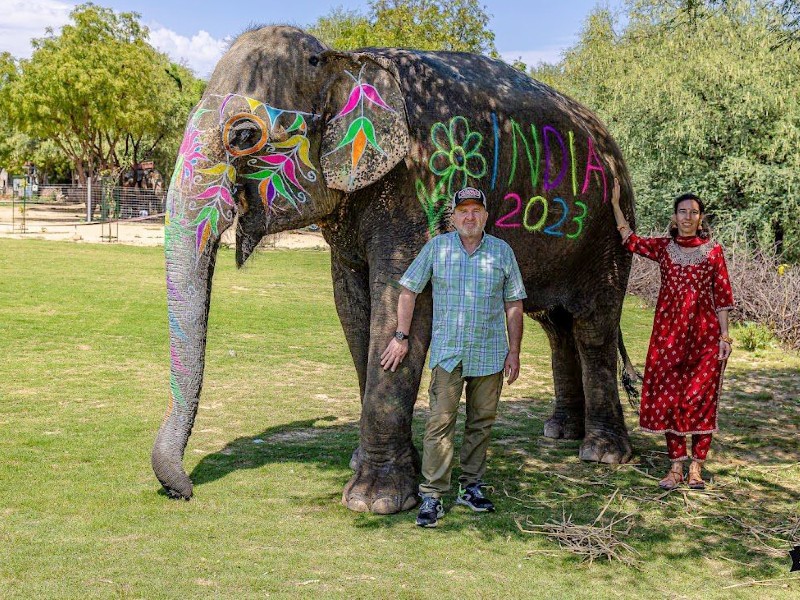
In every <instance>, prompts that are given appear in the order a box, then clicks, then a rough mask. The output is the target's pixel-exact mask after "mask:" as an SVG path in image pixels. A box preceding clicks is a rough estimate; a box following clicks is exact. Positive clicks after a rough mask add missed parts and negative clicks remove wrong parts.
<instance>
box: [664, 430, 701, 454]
mask: <svg viewBox="0 0 800 600" xmlns="http://www.w3.org/2000/svg"><path fill="white" fill-rule="evenodd" d="M709 446H711V434H710V433H701V434H694V435H692V458H693V459H694V460H705V459H706V456H707V455H708V448H709ZM667 452H668V453H669V459H670V460H672V461H675V460H687V459H688V456H686V436H685V435H678V434H676V433H672V432H669V431H668V432H667Z"/></svg>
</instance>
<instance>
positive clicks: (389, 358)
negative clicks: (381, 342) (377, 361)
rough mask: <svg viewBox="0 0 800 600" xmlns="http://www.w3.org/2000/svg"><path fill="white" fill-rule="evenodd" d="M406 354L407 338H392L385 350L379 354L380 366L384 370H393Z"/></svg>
mask: <svg viewBox="0 0 800 600" xmlns="http://www.w3.org/2000/svg"><path fill="white" fill-rule="evenodd" d="M406 354H408V340H403V341H402V342H400V341H398V340H397V338H394V337H393V338H392V341H391V342H389V345H388V346H386V350H384V351H383V354H381V366H382V367H383V370H384V371H391V372H392V373H394V372H395V370H396V369H397V367H399V366H400V363H401V362H403V359H404V358H405V357H406Z"/></svg>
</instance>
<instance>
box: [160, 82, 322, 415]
mask: <svg viewBox="0 0 800 600" xmlns="http://www.w3.org/2000/svg"><path fill="white" fill-rule="evenodd" d="M310 117H313V115H311V114H310V113H305V112H300V111H294V110H284V109H280V108H276V107H273V106H270V105H268V104H266V103H264V102H261V101H259V100H256V99H254V98H249V97H247V96H242V95H238V94H228V95H225V96H219V95H210V96H208V97H206V98H204V99H203V101H202V102H201V104H200V105H198V107H197V108H196V109H195V111H194V113H193V114H192V116H191V118H190V119H189V123H188V125H187V127H186V132H185V134H184V138H183V141H182V143H181V146H180V149H179V151H178V158H177V161H176V164H175V170H174V172H173V175H172V181H171V182H170V188H169V194H168V196H167V216H166V223H165V225H166V227H165V236H164V240H165V243H164V246H165V253H166V258H167V263H168V264H169V263H171V262H172V261H173V260H186V259H187V258H189V259H190V260H191V259H192V257H193V259H194V261H195V263H196V264H199V263H200V261H201V259H203V257H207V256H208V253H207V252H206V250H207V249H208V247H209V244H210V243H211V241H212V240H215V239H218V238H219V236H220V234H221V233H222V231H223V230H224V229H225V228H227V227H228V226H230V224H231V223H232V222H233V218H234V214H235V210H236V207H235V201H234V190H235V186H236V181H237V177H240V178H242V177H243V178H246V179H252V180H256V181H258V182H259V184H258V190H259V194H260V197H261V201H262V202H263V204H264V207H265V210H266V212H267V214H272V213H274V212H276V211H281V210H289V209H296V210H298V211H299V210H300V204H302V203H305V202H308V201H309V200H310V195H309V193H308V192H307V190H306V188H305V187H304V186H305V184H306V182H313V181H316V179H317V173H316V170H315V169H314V167H313V165H312V163H311V161H310V158H309V140H308V138H307V137H306V133H307V130H308V126H307V119H308V118H310ZM187 252H188V253H189V256H188V257H187V256H186V254H187ZM197 292H198V290H197V289H196V288H195V287H194V284H192V283H187V282H176V281H173V280H172V279H170V277H169V276H168V277H167V296H168V299H169V302H168V320H169V328H170V356H171V365H172V370H171V373H170V403H169V409H168V414H169V413H170V412H171V411H172V407H173V406H179V407H182V408H184V409H185V408H187V399H186V398H185V391H184V390H183V388H182V386H181V383H182V382H184V381H185V379H186V378H187V377H188V376H190V375H191V373H190V371H189V369H188V368H187V367H186V366H185V365H186V364H187V363H186V356H187V355H186V353H185V349H184V344H186V343H187V342H188V341H189V339H190V336H191V332H192V328H193V326H194V323H195V321H196V315H193V314H192V313H191V311H189V310H188V309H186V307H187V306H193V305H196V304H197V301H196V299H195V298H193V296H194V294H195V293H197ZM184 311H185V312H184Z"/></svg>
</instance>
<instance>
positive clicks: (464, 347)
mask: <svg viewBox="0 0 800 600" xmlns="http://www.w3.org/2000/svg"><path fill="white" fill-rule="evenodd" d="M428 281H431V282H432V284H433V337H432V339H431V357H430V368H431V369H433V368H435V367H436V366H437V365H439V366H440V367H442V368H443V369H444V370H445V371H447V372H452V370H453V369H454V368H455V367H456V366H457V365H458V363H462V373H463V375H464V376H465V377H480V376H483V375H491V374H492V373H497V372H499V371H501V370H502V369H503V363H504V362H505V360H506V356H507V355H508V338H507V334H506V319H505V304H504V303H505V302H513V301H515V300H522V299H524V298H526V297H527V295H526V294H525V286H524V285H523V283H522V276H521V275H520V272H519V266H518V265H517V260H516V258H515V257H514V251H513V250H511V247H510V246H509V245H508V244H506V243H505V242H504V241H503V240H501V239H499V238H496V237H494V236H492V235H489V234H488V233H484V235H483V239H482V240H481V243H480V245H479V246H478V247H477V248H476V249H475V252H473V253H472V254H467V251H466V250H465V249H464V245H463V244H462V243H461V238H460V237H459V235H458V232H456V231H454V232H451V233H445V234H442V235H438V236H436V237H435V238H433V239H432V240H430V241H429V242H428V243H427V244H425V246H424V247H423V248H422V250H421V251H420V253H419V255H418V256H417V258H415V259H414V262H412V263H411V265H410V266H409V267H408V270H407V271H406V272H405V274H404V275H403V277H401V278H400V285H402V286H403V287H405V288H408V289H409V290H411V291H412V292H414V293H416V294H418V293H420V292H421V291H422V290H423V289H424V287H425V286H426V285H427V283H428Z"/></svg>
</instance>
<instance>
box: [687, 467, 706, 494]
mask: <svg viewBox="0 0 800 600" xmlns="http://www.w3.org/2000/svg"><path fill="white" fill-rule="evenodd" d="M701 470H702V466H701V464H700V463H699V462H697V461H696V460H693V461H692V464H690V465H689V489H692V490H704V489H706V482H705V481H703V477H702V475H701Z"/></svg>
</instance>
